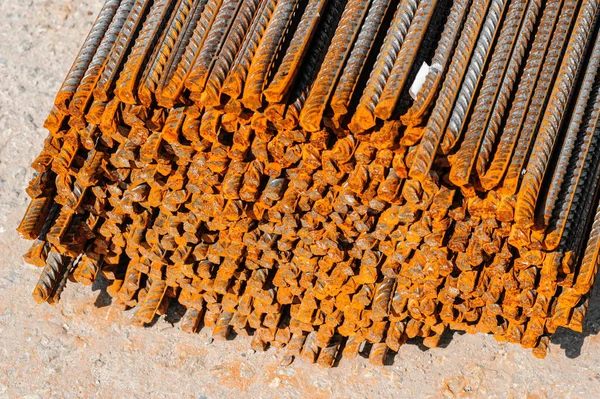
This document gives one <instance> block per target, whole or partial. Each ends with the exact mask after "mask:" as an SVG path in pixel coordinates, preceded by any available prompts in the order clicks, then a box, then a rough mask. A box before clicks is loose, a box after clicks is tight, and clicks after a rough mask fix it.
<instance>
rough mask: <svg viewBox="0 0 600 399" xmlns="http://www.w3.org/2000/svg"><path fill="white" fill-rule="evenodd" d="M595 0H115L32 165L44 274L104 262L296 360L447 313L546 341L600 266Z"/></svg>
mask: <svg viewBox="0 0 600 399" xmlns="http://www.w3.org/2000/svg"><path fill="white" fill-rule="evenodd" d="M598 8H599V2H598V1H594V0H564V1H563V0H552V1H547V2H543V1H540V0H512V1H503V0H489V1H468V0H456V1H454V2H452V1H437V0H421V1H413V0H401V1H387V0H348V1H345V0H260V1H259V0H223V1H221V0H207V1H192V0H148V1H142V0H136V1H133V0H121V1H114V0H109V1H107V3H106V6H105V8H104V9H103V10H102V13H101V16H100V17H99V18H98V21H97V22H96V24H95V26H94V28H93V29H92V33H91V34H90V37H89V38H88V40H87V41H86V42H85V43H84V46H83V49H82V51H81V53H80V55H79V56H78V58H77V60H76V62H75V63H74V67H73V69H72V71H71V72H70V73H69V75H68V77H67V79H66V81H65V84H64V85H63V87H62V88H61V91H60V93H59V95H58V97H57V102H56V104H55V105H56V107H55V108H54V109H53V110H52V112H51V114H50V116H49V118H48V119H47V121H46V127H47V128H48V130H49V131H50V135H49V137H48V139H47V140H46V141H45V143H44V147H43V150H42V153H41V154H40V156H38V158H37V159H36V160H35V161H34V163H33V165H32V167H33V168H34V169H35V170H36V171H37V172H38V173H39V174H38V175H37V176H36V178H35V179H34V180H32V182H31V183H30V185H29V187H28V189H27V192H28V194H29V195H30V196H31V197H32V201H31V204H30V206H29V208H28V209H27V211H26V214H25V216H24V218H23V221H22V223H21V225H20V226H19V229H18V231H19V233H20V234H21V235H22V237H23V238H26V239H33V240H34V242H33V245H32V248H31V250H30V251H29V252H28V253H27V254H26V255H25V259H26V260H27V261H28V262H30V263H32V264H34V265H36V266H39V267H42V268H43V269H42V273H41V277H40V280H39V282H38V284H37V285H36V287H35V289H34V298H35V299H36V300H37V301H39V302H44V301H46V302H49V303H56V301H58V300H59V298H60V295H61V292H62V291H63V289H64V288H65V286H66V284H67V282H68V281H69V280H71V281H76V282H80V283H82V284H86V285H89V284H92V283H93V282H94V280H95V279H96V278H97V276H99V275H102V276H104V278H106V279H108V280H109V282H110V286H109V287H108V290H107V292H108V293H109V294H110V295H111V296H113V297H114V298H115V305H114V306H117V307H121V308H129V307H136V308H137V311H136V313H135V316H134V318H133V322H134V323H135V324H138V325H145V324H149V323H152V321H153V320H154V318H155V317H156V315H160V314H164V313H165V312H166V310H167V308H168V307H169V306H172V305H173V304H174V303H175V302H178V303H179V304H181V305H182V306H184V307H185V308H186V312H185V315H184V317H183V319H182V321H181V328H182V329H184V330H185V331H189V332H196V331H198V330H199V329H200V328H202V327H208V328H212V331H213V337H214V338H215V339H227V338H228V337H229V336H230V334H231V333H235V334H238V335H252V341H251V346H252V348H254V349H260V350H264V349H266V348H267V347H268V346H275V347H277V348H285V349H284V352H283V353H284V354H285V356H284V359H283V363H289V362H291V361H292V360H293V358H294V357H300V358H302V359H304V360H305V361H309V362H316V363H318V364H320V365H322V366H326V367H330V366H332V365H334V364H335V362H336V360H337V359H338V358H339V357H340V356H345V357H349V358H352V357H355V356H357V355H358V354H359V353H362V354H364V355H365V356H367V355H368V358H369V361H370V362H371V363H372V364H374V365H383V364H385V362H386V357H387V356H388V354H389V353H391V352H397V351H398V350H401V349H400V347H401V346H402V345H403V344H404V343H405V342H406V340H407V339H409V338H415V337H422V339H423V344H424V345H425V346H427V347H435V346H437V345H438V344H439V342H440V339H441V338H442V335H443V334H444V332H445V331H447V330H450V329H452V330H463V331H467V332H469V333H475V332H482V333H491V334H494V336H495V337H496V338H497V339H498V340H502V341H508V342H513V343H519V344H521V345H522V346H523V347H526V348H531V349H533V353H534V355H536V356H540V357H543V356H544V355H545V351H546V348H547V346H548V342H549V337H550V335H551V334H552V333H553V332H554V331H555V330H556V328H558V327H561V326H562V327H568V328H572V329H575V330H581V326H582V320H583V317H584V315H585V312H586V309H587V298H588V295H589V290H590V288H591V285H592V284H593V281H594V277H595V274H596V271H597V265H598V255H599V252H600V249H599V248H600V240H599V239H598V237H597V236H598V230H599V228H600V227H599V217H598V210H597V209H598V193H599V191H600V190H599V189H600V184H599V182H600V168H599V167H598V165H597V159H598V156H600V153H599V151H600V131H599V130H598V129H597V127H598V121H599V120H600V105H598V104H600V77H599V76H600V75H599V74H598V60H599V58H600V44H599V43H600V40H599V35H598V18H597V16H598V13H599V10H598ZM436 13H441V14H439V15H444V16H446V21H445V24H442V25H441V26H436V24H434V23H431V22H432V21H433V20H434V18H433V17H434V16H435V15H437V14H436ZM534 35H535V37H534ZM423 63H428V64H431V68H429V70H428V72H426V75H425V76H422V77H421V78H420V79H422V82H418V81H415V80H416V77H417V76H419V74H417V72H418V71H419V70H420V69H421V67H422V64H423ZM409 87H411V90H408V88H409ZM412 88H414V91H413V90H412ZM411 95H413V96H414V100H413V99H411V98H410V96H411ZM400 105H402V107H406V108H403V109H402V110H400ZM399 111H405V113H404V115H402V116H400V115H399V114H400V112H399Z"/></svg>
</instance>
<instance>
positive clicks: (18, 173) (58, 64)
mask: <svg viewBox="0 0 600 399" xmlns="http://www.w3.org/2000/svg"><path fill="white" fill-rule="evenodd" d="M101 3H102V0H78V1H72V0H0V126H1V129H0V259H1V260H0V264H1V265H2V266H1V267H0V398H5V397H7V398H38V397H39V398H42V397H43V398H59V397H61V398H71V397H84V398H87V397H107V398H110V397H126V398H134V397H140V398H141V397H148V395H149V394H151V395H152V397H157V398H170V397H177V398H180V397H184V398H188V397H189V398H228V397H229V398H238V397H249V398H300V397H310V398H312V399H317V398H327V397H339V398H350V397H357V398H360V397H374V398H375V397H377V398H391V397H411V398H412V397H433V398H437V397H482V398H491V397H498V398H506V397H515V398H546V397H548V398H567V397H573V398H593V397H598V392H600V336H599V335H598V332H599V331H600V289H599V287H598V284H596V288H597V289H596V293H595V295H594V296H593V298H592V301H591V304H590V308H589V314H588V317H587V319H586V323H585V325H584V332H583V334H579V333H575V332H571V331H567V330H560V331H559V332H558V333H557V334H556V335H555V336H554V338H553V339H552V345H551V347H550V353H549V354H548V356H547V358H546V359H545V360H539V359H536V358H534V357H533V355H532V354H531V352H530V351H529V350H524V349H522V348H521V347H519V346H515V345H510V344H501V343H497V342H496V341H495V340H494V339H493V337H492V336H486V335H459V334H454V335H448V336H446V337H445V338H444V341H443V345H442V346H443V348H437V349H433V350H425V348H424V347H423V346H422V345H421V344H420V341H418V340H413V341H410V342H409V343H408V344H407V345H405V346H404V347H402V348H401V350H400V352H399V353H398V354H397V355H396V356H395V357H394V358H393V359H390V362H389V363H390V365H388V366H386V367H383V368H376V367H372V366H370V365H369V364H368V361H367V359H363V358H358V359H356V360H342V361H341V362H340V363H339V365H337V367H335V368H332V369H322V368H320V367H319V366H316V365H308V364H305V363H302V362H301V361H296V362H294V363H292V365H290V366H287V367H280V366H279V362H280V359H281V356H282V351H279V350H276V349H270V350H268V351H267V352H264V353H254V352H253V351H252V350H251V349H250V343H249V340H247V339H246V338H243V337H238V338H236V339H235V340H233V341H228V342H216V341H215V342H212V340H211V339H210V338H209V337H210V334H209V332H208V331H201V332H200V333H198V334H194V335H190V334H185V333H183V332H181V331H180V330H179V328H178V325H177V320H178V318H179V317H180V314H179V313H178V312H177V311H172V312H170V314H169V315H168V316H167V317H163V318H161V319H159V320H158V321H157V322H156V323H155V324H154V325H153V326H152V327H150V328H136V327H132V326H130V325H129V320H130V319H131V316H132V312H131V311H129V312H125V313H120V312H118V311H117V310H116V309H113V308H112V307H111V306H110V298H109V297H108V296H107V295H106V293H105V292H104V291H103V287H102V284H101V282H100V283H99V284H98V283H97V284H96V285H95V286H94V287H92V289H90V288H89V287H82V286H77V285H74V284H70V285H69V286H68V287H67V289H66V291H65V293H64V295H63V298H62V301H61V303H60V304H59V305H57V306H54V307H51V306H49V305H37V304H36V303H35V301H34V300H33V299H32V297H31V291H32V289H33V287H34V285H35V282H36V280H37V277H38V274H39V271H40V270H39V269H37V268H35V267H33V266H28V265H26V264H25V263H24V262H23V260H22V257H21V255H22V254H23V253H24V252H25V251H26V250H27V248H28V243H27V242H25V241H22V240H20V239H19V238H18V236H17V234H16V233H15V229H16V227H17V224H18V222H19V219H20V217H21V215H22V214H23V212H24V211H25V207H26V205H27V201H28V200H27V198H26V195H25V187H26V184H27V181H28V180H29V179H30V178H31V177H32V175H33V171H32V170H31V169H30V168H29V163H30V162H31V161H32V160H33V159H34V157H35V155H36V154H37V153H38V152H39V150H40V149H41V147H42V141H43V139H44V137H45V136H46V133H45V131H44V129H43V128H42V124H43V120H44V118H45V116H46V114H47V112H48V111H49V109H50V104H51V103H52V100H53V97H54V94H55V92H56V91H57V90H58V88H59V86H60V83H61V81H62V78H63V77H64V76H65V75H66V73H67V71H68V69H69V67H70V65H71V61H72V60H73V58H74V57H75V54H76V53H77V51H78V49H79V46H80V44H81V42H82V41H83V39H84V38H85V35H86V34H87V30H88V29H89V26H90V24H91V23H92V21H93V20H94V18H95V16H96V14H97V13H98V11H99V10H100V7H101Z"/></svg>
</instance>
